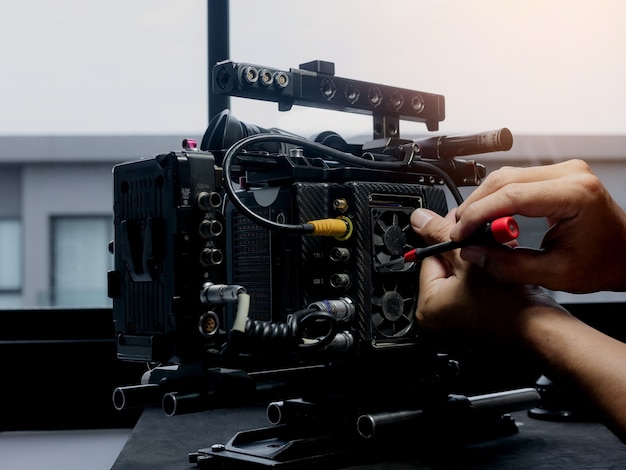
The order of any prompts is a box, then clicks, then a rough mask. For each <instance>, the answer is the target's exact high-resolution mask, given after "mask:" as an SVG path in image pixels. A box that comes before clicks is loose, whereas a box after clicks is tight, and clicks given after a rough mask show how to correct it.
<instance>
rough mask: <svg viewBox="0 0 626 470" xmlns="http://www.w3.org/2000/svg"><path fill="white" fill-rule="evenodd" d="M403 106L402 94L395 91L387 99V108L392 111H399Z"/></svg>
mask: <svg viewBox="0 0 626 470" xmlns="http://www.w3.org/2000/svg"><path fill="white" fill-rule="evenodd" d="M403 104H404V96H402V93H400V92H399V91H397V90H396V91H395V92H394V93H393V94H392V95H391V97H390V98H389V106H390V107H391V109H393V110H394V111H399V110H400V108H401V107H402V105H403Z"/></svg>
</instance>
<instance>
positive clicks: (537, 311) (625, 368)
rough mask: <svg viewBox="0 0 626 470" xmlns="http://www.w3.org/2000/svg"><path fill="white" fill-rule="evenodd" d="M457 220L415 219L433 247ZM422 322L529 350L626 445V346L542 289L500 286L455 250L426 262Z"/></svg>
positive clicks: (420, 215)
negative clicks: (581, 395)
mask: <svg viewBox="0 0 626 470" xmlns="http://www.w3.org/2000/svg"><path fill="white" fill-rule="evenodd" d="M454 220H455V214H454V212H452V213H450V214H448V216H447V217H446V219H443V218H441V217H439V216H438V215H437V214H435V213H433V212H430V211H428V210H424V209H420V210H417V211H415V212H414V213H413V215H412V217H411V221H412V224H413V227H414V229H415V231H416V232H417V233H418V235H420V236H422V237H423V238H424V239H425V240H426V241H427V242H429V243H435V242H438V241H443V240H446V239H449V236H450V230H451V229H452V227H453V225H454ZM416 316H417V319H418V321H419V322H420V324H421V325H422V326H423V327H425V328H431V329H443V330H456V331H462V332H464V333H465V334H467V335H468V336H470V337H475V338H490V339H492V340H496V341H503V342H507V343H510V342H515V343H517V344H518V345H520V346H522V347H524V348H527V349H528V350H529V351H531V352H532V353H534V354H536V355H538V356H539V357H540V358H542V359H543V361H544V362H545V364H546V366H547V367H548V368H549V369H550V371H551V372H554V373H555V374H558V375H559V376H560V377H563V378H565V379H567V380H569V381H570V382H572V383H574V384H575V385H576V386H577V387H578V388H579V389H580V390H581V391H583V392H584V393H585V394H586V396H587V397H588V398H589V399H590V401H592V402H593V403H595V404H596V406H597V408H598V409H599V410H600V411H601V412H602V415H603V416H604V420H605V422H606V424H607V425H608V426H609V427H610V428H611V429H612V430H613V431H614V432H615V433H616V434H617V435H618V436H619V437H620V438H621V439H622V440H623V441H625V442H626V344H624V343H621V342H619V341H617V340H615V339H613V338H610V337H608V336H606V335H604V334H602V333H600V332H599V331H597V330H595V329H593V328H591V327H589V326H588V325H586V324H584V323H583V322H581V321H580V320H578V319H576V318H575V317H573V316H572V315H570V314H569V313H568V312H567V311H566V310H564V309H563V308H562V307H561V306H559V305H558V304H557V303H555V302H554V300H553V299H552V298H551V297H549V296H548V295H546V293H545V292H544V291H543V290H542V289H540V288H537V287H534V286H530V285H522V284H511V283H504V282H499V281H497V280H495V279H493V278H492V277H491V276H490V275H489V274H488V273H487V272H486V271H485V270H484V269H482V268H480V267H478V266H476V265H472V264H470V263H468V262H466V261H464V260H463V259H462V258H461V257H460V253H459V251H458V250H456V251H452V252H449V253H445V254H444V255H442V256H437V257H431V258H427V259H425V260H424V261H423V262H422V266H421V272H420V281H419V299H418V307H417V311H416Z"/></svg>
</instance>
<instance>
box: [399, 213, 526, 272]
mask: <svg viewBox="0 0 626 470" xmlns="http://www.w3.org/2000/svg"><path fill="white" fill-rule="evenodd" d="M518 235H519V226H518V225H517V222H516V220H515V219H514V218H513V217H500V218H499V219H495V220H494V221H492V222H490V223H487V224H485V225H483V227H481V228H480V229H479V230H478V231H477V232H475V233H474V234H473V235H470V236H469V237H468V238H466V239H465V240H461V241H460V242H453V241H447V242H443V243H437V244H435V245H430V246H427V247H424V248H415V249H413V250H411V251H407V252H406V253H405V254H404V256H403V258H404V262H406V263H410V262H414V261H419V260H422V259H424V258H426V257H427V256H434V255H438V254H441V253H443V252H444V251H450V250H454V249H456V248H461V247H463V246H468V245H492V244H494V243H506V242H510V241H511V240H515V239H516V238H517V237H518Z"/></svg>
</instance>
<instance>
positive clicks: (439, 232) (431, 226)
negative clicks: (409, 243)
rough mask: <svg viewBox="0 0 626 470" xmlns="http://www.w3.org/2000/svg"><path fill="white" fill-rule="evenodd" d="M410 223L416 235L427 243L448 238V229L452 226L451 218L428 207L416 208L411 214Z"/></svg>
mask: <svg viewBox="0 0 626 470" xmlns="http://www.w3.org/2000/svg"><path fill="white" fill-rule="evenodd" d="M411 225H412V227H413V230H414V231H415V233H416V234H417V235H419V236H420V237H421V238H423V239H424V241H425V242H426V243H427V244H433V243H439V242H444V241H448V240H450V229H451V228H452V227H453V226H454V224H453V222H452V221H451V220H447V219H444V218H443V217H441V216H440V215H439V214H437V213H435V212H433V211H431V210H428V209H416V210H415V211H413V213H412V214H411Z"/></svg>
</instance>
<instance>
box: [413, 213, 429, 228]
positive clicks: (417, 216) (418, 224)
mask: <svg viewBox="0 0 626 470" xmlns="http://www.w3.org/2000/svg"><path fill="white" fill-rule="evenodd" d="M432 218H433V216H432V214H430V213H428V212H426V211H424V210H421V209H416V210H414V211H413V213H412V214H411V225H413V226H414V227H415V228H418V229H419V228H424V226H425V225H426V224H427V223H428V222H430V220H431V219H432Z"/></svg>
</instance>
